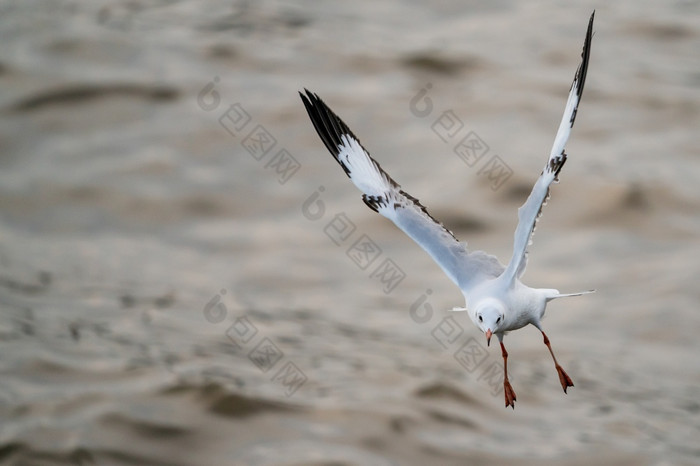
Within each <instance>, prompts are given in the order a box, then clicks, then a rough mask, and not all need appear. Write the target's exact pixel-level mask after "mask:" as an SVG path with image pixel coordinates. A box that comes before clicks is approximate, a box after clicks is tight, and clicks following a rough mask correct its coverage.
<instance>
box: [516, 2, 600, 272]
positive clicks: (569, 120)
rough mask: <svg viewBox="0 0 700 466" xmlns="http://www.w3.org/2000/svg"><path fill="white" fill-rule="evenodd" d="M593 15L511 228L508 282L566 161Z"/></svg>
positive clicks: (524, 257)
mask: <svg viewBox="0 0 700 466" xmlns="http://www.w3.org/2000/svg"><path fill="white" fill-rule="evenodd" d="M594 16H595V11H594V12H593V14H591V19H590V20H589V21H588V30H587V32H586V40H585V42H584V44H583V52H582V53H581V58H582V60H581V64H580V65H579V67H578V69H577V70H576V75H575V76H574V82H573V84H572V85H571V91H570V92H569V99H568V100H567V101H566V108H565V109H564V116H563V117H562V119H561V123H560V124H559V130H558V131H557V136H556V137H555V138H554V145H553V146H552V152H551V153H550V155H549V160H547V164H546V165H545V166H544V170H543V171H542V174H541V175H540V177H539V179H538V180H537V182H536V183H535V186H534V187H533V188H532V192H531V193H530V196H529V197H528V198H527V201H525V204H523V206H522V207H520V209H518V227H517V228H516V229H515V241H514V245H513V257H512V258H511V259H510V262H509V263H508V267H507V268H506V271H505V272H504V273H503V277H504V278H505V279H506V280H508V281H509V282H512V281H513V280H514V279H515V278H516V277H519V276H520V275H522V273H523V272H524V271H525V265H526V263H527V247H528V246H529V244H530V242H531V237H532V233H533V232H534V231H535V225H536V224H537V219H538V218H539V216H540V215H541V214H542V207H543V206H544V205H545V204H546V203H547V200H548V199H549V185H551V184H552V182H555V181H559V180H558V176H559V172H560V171H561V168H562V167H563V166H564V163H565V162H566V152H564V147H565V146H566V141H568V139H569V134H571V128H572V127H573V126H574V120H575V119H576V110H577V109H578V104H579V102H580V101H581V95H582V94H583V85H584V83H585V82H586V72H587V71H588V57H589V55H590V52H591V38H592V36H593V18H594Z"/></svg>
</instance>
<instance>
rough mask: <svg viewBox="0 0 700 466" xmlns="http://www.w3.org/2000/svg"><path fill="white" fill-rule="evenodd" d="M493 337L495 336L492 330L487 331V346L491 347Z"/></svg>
mask: <svg viewBox="0 0 700 466" xmlns="http://www.w3.org/2000/svg"><path fill="white" fill-rule="evenodd" d="M491 335H493V333H492V332H491V329H488V330H486V346H491Z"/></svg>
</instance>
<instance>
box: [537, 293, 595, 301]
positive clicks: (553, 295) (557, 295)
mask: <svg viewBox="0 0 700 466" xmlns="http://www.w3.org/2000/svg"><path fill="white" fill-rule="evenodd" d="M551 291H552V293H551V294H549V295H548V296H547V301H551V300H553V299H557V298H569V297H571V296H581V295H584V294H589V293H595V290H586V291H579V292H578V293H559V291H558V290H551Z"/></svg>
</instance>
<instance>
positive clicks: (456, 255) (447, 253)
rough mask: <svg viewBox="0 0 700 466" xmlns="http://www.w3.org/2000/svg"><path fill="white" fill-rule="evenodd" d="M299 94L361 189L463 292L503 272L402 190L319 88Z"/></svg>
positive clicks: (364, 197) (368, 201)
mask: <svg viewBox="0 0 700 466" xmlns="http://www.w3.org/2000/svg"><path fill="white" fill-rule="evenodd" d="M299 95H300V96H301V100H302V101H303V102H304V106H305V107H306V111H307V112H308V113H309V117H310V118H311V122H312V123H313V125H314V128H316V132H317V133H318V135H319V136H320V137H321V140H322V141H323V143H324V144H325V145H326V147H327V148H328V150H329V151H330V153H331V154H333V156H334V157H335V159H336V160H337V161H338V163H340V166H341V167H343V170H345V173H346V174H347V175H348V177H349V178H350V180H351V181H352V182H353V183H354V184H355V186H357V187H358V188H359V190H360V191H362V193H363V195H362V200H363V201H364V202H365V204H367V206H369V208H370V209H372V210H374V211H375V212H378V213H380V214H382V215H383V216H384V217H386V218H388V219H389V220H391V221H392V222H394V223H395V224H396V226H398V227H399V228H400V229H401V230H403V231H404V233H406V234H407V235H408V236H410V237H411V238H412V239H413V240H414V241H415V242H416V243H418V245H419V246H420V247H422V248H423V249H424V250H425V251H426V252H427V253H428V254H430V256H431V257H432V258H433V259H434V260H435V262H437V263H438V265H439V266H440V267H441V268H442V270H443V271H444V272H445V273H446V274H447V276H448V277H450V279H451V280H452V281H453V282H455V283H456V284H457V286H459V287H460V288H461V289H462V291H463V292H464V293H467V292H468V291H469V290H470V289H471V288H472V287H473V286H474V285H475V284H477V283H479V282H480V281H482V280H484V279H485V278H495V277H498V276H499V275H500V274H501V273H502V272H503V270H504V267H503V265H501V264H500V263H499V262H498V259H496V258H495V257H494V256H491V255H488V254H486V253H484V252H482V251H474V252H468V251H467V250H466V248H465V247H464V245H463V244H462V243H460V242H459V241H457V239H456V238H455V237H454V235H453V234H452V233H451V232H450V231H449V230H447V229H446V228H445V227H444V226H443V225H442V224H441V223H439V222H438V221H437V220H435V219H434V218H433V217H432V216H431V215H430V214H429V213H428V211H427V210H426V209H425V207H423V206H422V205H421V204H420V202H418V199H416V198H415V197H413V196H411V195H410V194H408V193H406V192H405V191H403V190H402V189H401V187H400V186H399V185H398V183H396V182H395V181H394V180H393V179H391V177H390V176H389V175H388V174H387V173H386V172H385V171H384V170H382V167H380V166H379V164H378V163H377V162H376V161H375V160H374V159H372V157H370V155H369V153H368V152H367V151H366V150H365V149H364V148H363V147H362V145H361V144H360V141H359V140H358V139H357V137H355V135H354V134H353V133H352V131H350V129H349V128H348V127H347V125H346V124H345V123H343V121H342V120H341V119H340V118H339V117H338V116H337V115H336V114H335V113H333V111H332V110H331V109H330V108H328V106H327V105H326V104H325V103H324V102H323V101H322V100H321V99H320V98H319V97H318V96H317V95H316V94H313V93H312V92H309V91H308V90H306V94H302V93H301V92H300V93H299Z"/></svg>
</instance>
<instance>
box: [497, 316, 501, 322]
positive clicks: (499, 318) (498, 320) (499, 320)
mask: <svg viewBox="0 0 700 466" xmlns="http://www.w3.org/2000/svg"><path fill="white" fill-rule="evenodd" d="M500 322H501V316H498V319H496V323H497V324H498V323H500Z"/></svg>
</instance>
